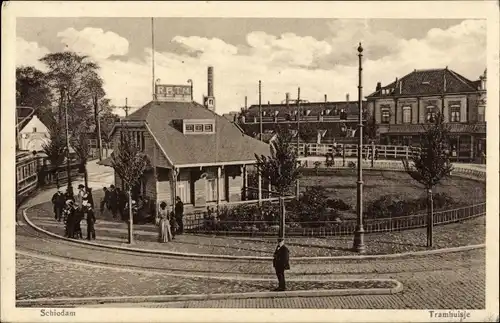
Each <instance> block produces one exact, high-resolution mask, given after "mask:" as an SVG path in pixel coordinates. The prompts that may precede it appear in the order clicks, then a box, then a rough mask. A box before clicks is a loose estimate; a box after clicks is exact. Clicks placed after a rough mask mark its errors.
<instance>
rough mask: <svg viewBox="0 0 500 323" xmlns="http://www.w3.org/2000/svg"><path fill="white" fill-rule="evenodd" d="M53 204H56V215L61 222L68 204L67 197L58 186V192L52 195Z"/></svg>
mask: <svg viewBox="0 0 500 323" xmlns="http://www.w3.org/2000/svg"><path fill="white" fill-rule="evenodd" d="M52 204H53V205H54V217H55V219H56V221H59V222H61V217H62V213H63V211H64V207H65V206H66V198H65V196H64V194H63V193H62V191H61V189H60V188H59V187H58V188H57V192H56V193H55V194H54V195H53V196H52Z"/></svg>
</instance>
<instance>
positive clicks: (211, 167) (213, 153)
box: [103, 70, 270, 209]
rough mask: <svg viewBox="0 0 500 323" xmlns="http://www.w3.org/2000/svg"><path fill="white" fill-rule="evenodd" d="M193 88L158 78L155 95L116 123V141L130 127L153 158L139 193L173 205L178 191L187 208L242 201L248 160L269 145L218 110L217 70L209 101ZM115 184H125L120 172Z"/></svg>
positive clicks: (138, 188) (267, 152)
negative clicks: (197, 96)
mask: <svg viewBox="0 0 500 323" xmlns="http://www.w3.org/2000/svg"><path fill="white" fill-rule="evenodd" d="M191 90H192V89H190V87H189V86H183V85H161V84H157V85H156V91H155V99H154V100H153V101H151V102H149V103H148V104H146V105H145V106H143V107H142V108H140V109H138V110H137V111H135V112H134V113H132V114H130V115H129V116H128V117H126V118H124V119H123V120H122V121H121V122H119V123H117V124H115V127H114V130H113V131H112V135H113V138H114V141H115V147H117V146H116V145H118V140H119V138H120V136H119V133H120V132H121V131H122V130H125V129H126V130H127V131H129V132H130V133H131V134H132V136H133V138H135V140H136V142H137V144H138V146H139V147H140V148H141V149H142V150H143V151H144V152H145V153H146V154H147V155H148V156H149V157H150V160H151V164H152V167H151V169H149V170H148V171H147V172H146V173H145V174H144V175H143V177H142V179H141V184H140V185H138V186H137V187H136V188H135V191H134V194H135V195H142V196H144V197H148V198H150V199H151V200H153V201H157V202H160V201H166V202H167V203H168V204H169V205H172V204H173V203H174V199H175V197H176V196H179V197H180V198H181V199H182V201H183V202H184V204H185V205H186V207H187V208H188V209H189V208H198V207H206V205H210V204H213V205H215V204H217V205H218V204H221V203H226V202H235V201H241V200H242V199H243V198H244V197H245V196H244V192H243V188H244V187H246V178H247V176H246V175H247V166H249V165H252V164H255V154H259V155H261V154H263V155H269V154H270V147H269V145H268V144H266V143H263V142H261V141H258V140H256V139H254V138H251V137H249V136H247V135H245V134H244V133H242V131H241V130H240V129H239V128H238V127H237V126H236V125H234V124H233V123H232V122H231V121H230V120H227V119H226V118H225V117H222V116H220V115H218V114H216V113H215V97H214V95H213V70H209V86H208V96H207V97H206V98H205V100H204V105H201V104H199V103H197V102H195V101H193V99H192V96H191ZM103 164H105V165H108V166H110V165H111V162H110V160H109V159H108V160H105V161H103ZM250 167H251V166H250ZM115 184H116V185H117V186H121V185H122V183H121V181H120V178H119V177H118V176H117V175H116V174H115Z"/></svg>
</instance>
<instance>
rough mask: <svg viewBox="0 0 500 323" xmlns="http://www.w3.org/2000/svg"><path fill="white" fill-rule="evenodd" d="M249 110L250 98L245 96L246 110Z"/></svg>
mask: <svg viewBox="0 0 500 323" xmlns="http://www.w3.org/2000/svg"><path fill="white" fill-rule="evenodd" d="M246 109H248V97H247V96H246V95H245V110H246Z"/></svg>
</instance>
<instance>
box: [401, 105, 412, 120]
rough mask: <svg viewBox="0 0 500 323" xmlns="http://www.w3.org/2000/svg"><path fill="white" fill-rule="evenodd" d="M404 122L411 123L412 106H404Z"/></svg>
mask: <svg viewBox="0 0 500 323" xmlns="http://www.w3.org/2000/svg"><path fill="white" fill-rule="evenodd" d="M403 123H411V107H403Z"/></svg>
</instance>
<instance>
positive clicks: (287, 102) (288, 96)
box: [285, 92, 290, 108]
mask: <svg viewBox="0 0 500 323" xmlns="http://www.w3.org/2000/svg"><path fill="white" fill-rule="evenodd" d="M285 104H286V107H287V108H288V105H289V104H290V93H288V92H286V93H285Z"/></svg>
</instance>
